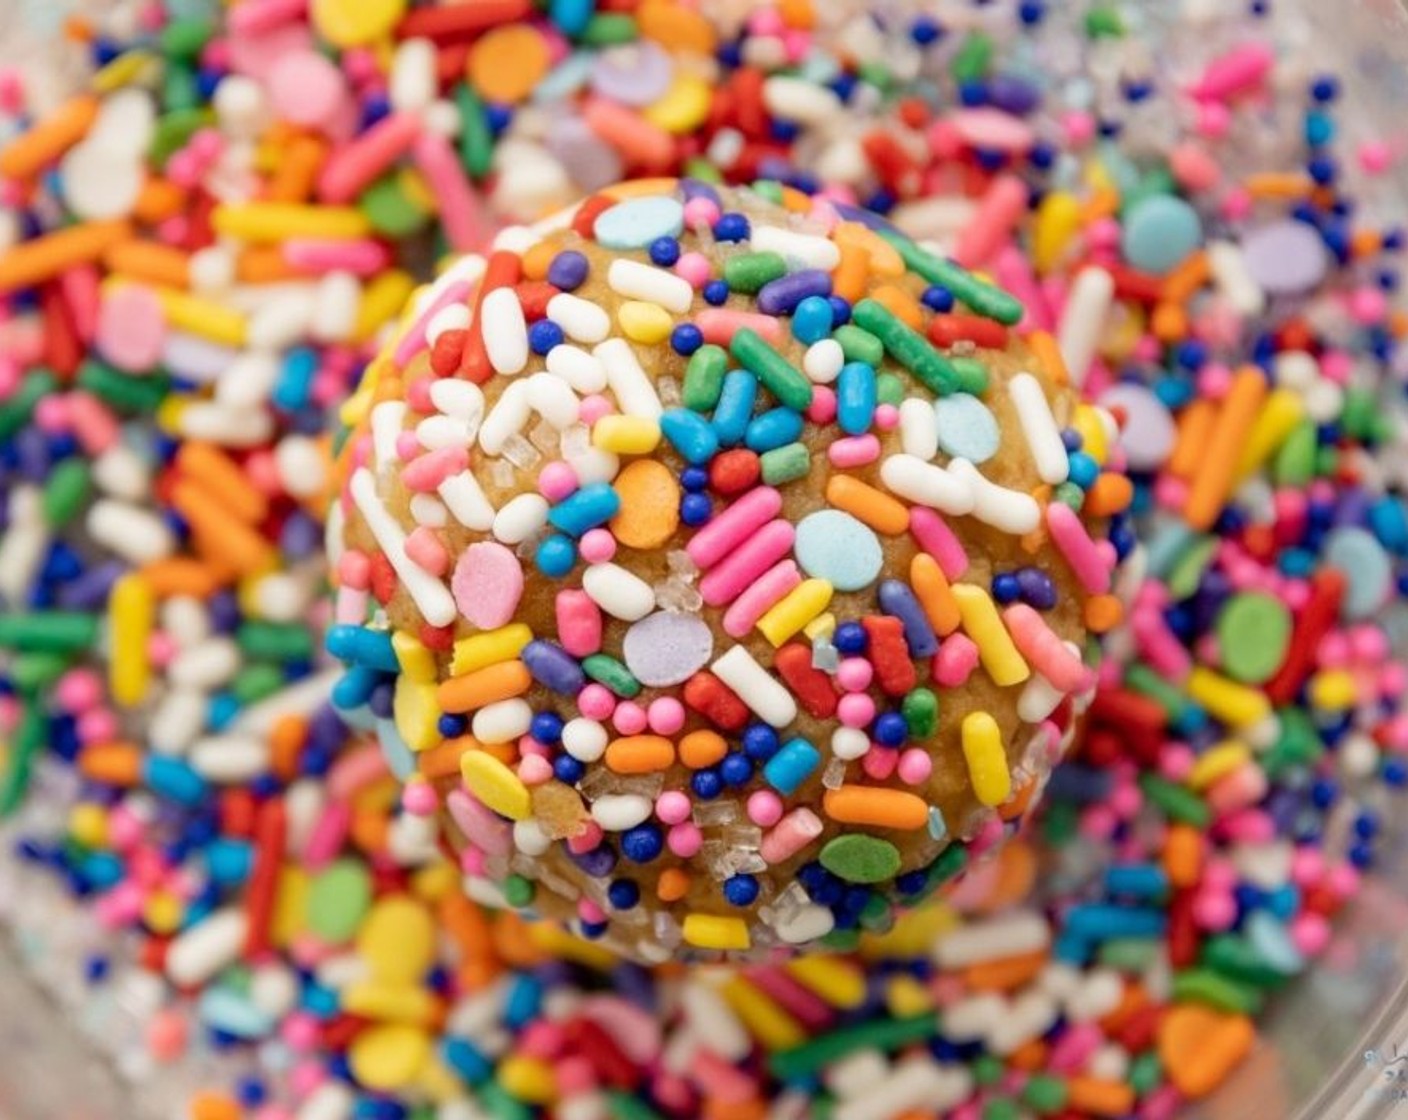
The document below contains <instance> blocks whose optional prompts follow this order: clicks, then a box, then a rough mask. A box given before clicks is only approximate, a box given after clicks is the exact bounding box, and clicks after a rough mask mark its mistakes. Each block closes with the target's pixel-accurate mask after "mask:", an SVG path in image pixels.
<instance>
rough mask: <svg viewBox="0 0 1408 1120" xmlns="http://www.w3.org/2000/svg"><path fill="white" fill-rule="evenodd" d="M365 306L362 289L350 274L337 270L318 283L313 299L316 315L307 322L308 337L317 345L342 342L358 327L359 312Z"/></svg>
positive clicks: (314, 313)
mask: <svg viewBox="0 0 1408 1120" xmlns="http://www.w3.org/2000/svg"><path fill="white" fill-rule="evenodd" d="M361 302H362V285H361V284H359V283H358V282H357V278H356V277H355V276H353V275H352V273H350V272H346V271H344V270H341V269H339V270H336V271H334V272H329V273H328V274H327V275H326V276H324V277H323V278H322V279H321V280H319V281H318V288H317V291H316V293H315V295H314V298H313V314H312V315H311V316H310V317H309V320H308V337H309V338H311V339H313V340H314V341H315V342H341V341H343V340H344V339H347V338H349V337H350V336H351V334H352V332H353V330H354V329H355V328H356V325H357V308H358V306H359V305H360V304H361Z"/></svg>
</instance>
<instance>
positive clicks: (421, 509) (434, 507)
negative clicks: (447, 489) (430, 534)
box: [407, 494, 450, 529]
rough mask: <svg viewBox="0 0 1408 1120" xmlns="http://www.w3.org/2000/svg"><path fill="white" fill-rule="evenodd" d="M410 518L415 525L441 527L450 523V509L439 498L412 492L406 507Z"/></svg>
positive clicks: (431, 527) (429, 527)
mask: <svg viewBox="0 0 1408 1120" xmlns="http://www.w3.org/2000/svg"><path fill="white" fill-rule="evenodd" d="M407 508H409V509H410V511H411V518H412V520H414V521H415V523H416V524H417V525H424V526H425V527H426V528H428V529H443V528H444V527H445V526H446V525H448V524H449V523H450V511H449V510H448V509H446V508H445V503H444V502H442V501H441V500H440V499H439V498H432V497H431V496H430V495H429V494H412V495H411V500H410V503H409V505H408V507H407Z"/></svg>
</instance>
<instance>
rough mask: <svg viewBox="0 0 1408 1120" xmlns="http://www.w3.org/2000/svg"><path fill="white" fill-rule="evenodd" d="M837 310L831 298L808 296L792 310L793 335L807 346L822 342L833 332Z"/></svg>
mask: <svg viewBox="0 0 1408 1120" xmlns="http://www.w3.org/2000/svg"><path fill="white" fill-rule="evenodd" d="M835 318H836V312H835V308H833V307H832V306H831V301H830V300H829V299H824V298H822V297H821V296H808V297H807V298H806V299H804V300H802V302H801V303H799V304H798V305H797V308H796V310H795V311H793V312H792V335H793V337H794V338H796V340H797V341H798V342H800V343H802V344H803V345H805V346H810V345H812V343H814V342H820V341H821V340H822V339H823V338H825V337H826V336H827V335H829V334H830V333H831V328H832V326H833V325H834V323H835Z"/></svg>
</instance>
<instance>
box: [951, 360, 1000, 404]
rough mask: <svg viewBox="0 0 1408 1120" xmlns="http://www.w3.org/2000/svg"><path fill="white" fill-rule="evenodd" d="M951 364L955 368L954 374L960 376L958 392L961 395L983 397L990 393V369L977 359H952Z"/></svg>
mask: <svg viewBox="0 0 1408 1120" xmlns="http://www.w3.org/2000/svg"><path fill="white" fill-rule="evenodd" d="M949 364H950V365H952V366H953V372H954V373H956V374H958V391H959V392H960V393H968V394H970V395H972V396H975V397H981V396H983V395H984V394H985V393H986V392H987V391H988V384H989V382H990V381H991V378H989V376H988V367H987V366H985V365H983V363H982V362H980V361H978V359H977V358H950V359H949Z"/></svg>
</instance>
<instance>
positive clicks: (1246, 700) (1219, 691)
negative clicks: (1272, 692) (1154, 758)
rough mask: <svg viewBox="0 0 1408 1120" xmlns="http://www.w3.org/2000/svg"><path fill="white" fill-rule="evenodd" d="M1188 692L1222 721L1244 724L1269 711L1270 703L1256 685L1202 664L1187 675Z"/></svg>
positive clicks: (1264, 715) (1260, 717)
mask: <svg viewBox="0 0 1408 1120" xmlns="http://www.w3.org/2000/svg"><path fill="white" fill-rule="evenodd" d="M1186 687H1187V689H1188V695H1189V696H1190V697H1191V698H1192V699H1193V700H1196V701H1197V702H1198V703H1199V704H1201V705H1202V706H1203V707H1204V708H1206V709H1207V710H1208V712H1210V713H1211V714H1212V715H1214V716H1216V717H1217V718H1218V719H1220V720H1222V722H1223V723H1227V724H1230V725H1231V726H1233V727H1247V726H1248V725H1250V724H1253V723H1259V722H1260V721H1261V720H1264V719H1265V718H1266V717H1267V716H1269V715H1270V714H1271V702H1270V701H1269V700H1267V698H1266V696H1265V695H1264V694H1263V693H1262V692H1260V691H1259V690H1257V689H1255V688H1247V687H1246V686H1245V685H1241V684H1238V683H1237V682H1236V681H1232V680H1228V679H1227V678H1226V677H1224V676H1222V675H1221V674H1220V673H1214V672H1213V671H1212V670H1211V669H1205V668H1203V667H1202V666H1201V665H1200V666H1197V667H1196V668H1194V669H1193V671H1192V672H1191V673H1189V674H1188V682H1187V686H1186Z"/></svg>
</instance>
